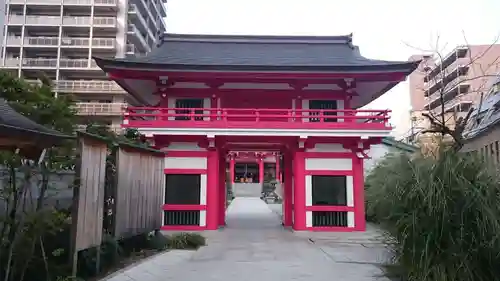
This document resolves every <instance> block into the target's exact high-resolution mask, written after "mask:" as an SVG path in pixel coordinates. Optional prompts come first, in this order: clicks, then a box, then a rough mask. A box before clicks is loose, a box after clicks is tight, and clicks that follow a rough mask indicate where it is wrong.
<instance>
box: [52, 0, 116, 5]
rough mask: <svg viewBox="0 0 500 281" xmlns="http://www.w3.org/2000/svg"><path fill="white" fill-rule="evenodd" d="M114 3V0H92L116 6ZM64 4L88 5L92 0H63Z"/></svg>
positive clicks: (96, 2) (97, 3)
mask: <svg viewBox="0 0 500 281" xmlns="http://www.w3.org/2000/svg"><path fill="white" fill-rule="evenodd" d="M52 1H55V0H52ZM59 1H60V0H59ZM116 4H117V1H116V0H94V5H107V6H108V5H109V6H116ZM64 5H78V6H90V5H92V0H64Z"/></svg>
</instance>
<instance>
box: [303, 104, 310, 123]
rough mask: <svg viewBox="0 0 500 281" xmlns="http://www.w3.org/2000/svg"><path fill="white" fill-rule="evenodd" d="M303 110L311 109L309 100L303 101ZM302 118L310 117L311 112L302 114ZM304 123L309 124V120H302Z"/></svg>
mask: <svg viewBox="0 0 500 281" xmlns="http://www.w3.org/2000/svg"><path fill="white" fill-rule="evenodd" d="M302 109H303V110H307V109H309V100H302ZM302 116H309V112H302ZM302 122H309V118H302Z"/></svg>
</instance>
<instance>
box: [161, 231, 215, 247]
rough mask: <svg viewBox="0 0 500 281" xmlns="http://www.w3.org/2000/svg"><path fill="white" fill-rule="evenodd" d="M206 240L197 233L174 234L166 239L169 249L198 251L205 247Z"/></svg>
mask: <svg viewBox="0 0 500 281" xmlns="http://www.w3.org/2000/svg"><path fill="white" fill-rule="evenodd" d="M205 244H206V239H205V237H203V236H202V235H200V234H198V233H185V232H182V233H176V234H173V235H171V236H169V237H168V247H169V248H170V249H198V248H199V247H201V246H205Z"/></svg>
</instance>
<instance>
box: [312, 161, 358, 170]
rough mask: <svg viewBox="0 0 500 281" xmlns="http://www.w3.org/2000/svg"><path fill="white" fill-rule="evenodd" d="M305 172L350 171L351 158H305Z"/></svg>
mask: <svg viewBox="0 0 500 281" xmlns="http://www.w3.org/2000/svg"><path fill="white" fill-rule="evenodd" d="M306 170H326V171H346V170H352V159H351V158H306Z"/></svg>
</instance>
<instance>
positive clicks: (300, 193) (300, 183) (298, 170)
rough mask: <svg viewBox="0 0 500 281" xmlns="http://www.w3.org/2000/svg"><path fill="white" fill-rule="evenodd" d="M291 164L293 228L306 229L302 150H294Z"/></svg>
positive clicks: (304, 178)
mask: <svg viewBox="0 0 500 281" xmlns="http://www.w3.org/2000/svg"><path fill="white" fill-rule="evenodd" d="M293 164H294V173H293V177H294V179H293V183H294V186H293V201H294V202H293V229H294V230H306V188H305V187H306V177H305V175H304V168H305V158H304V152H295V157H294V159H293Z"/></svg>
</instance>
